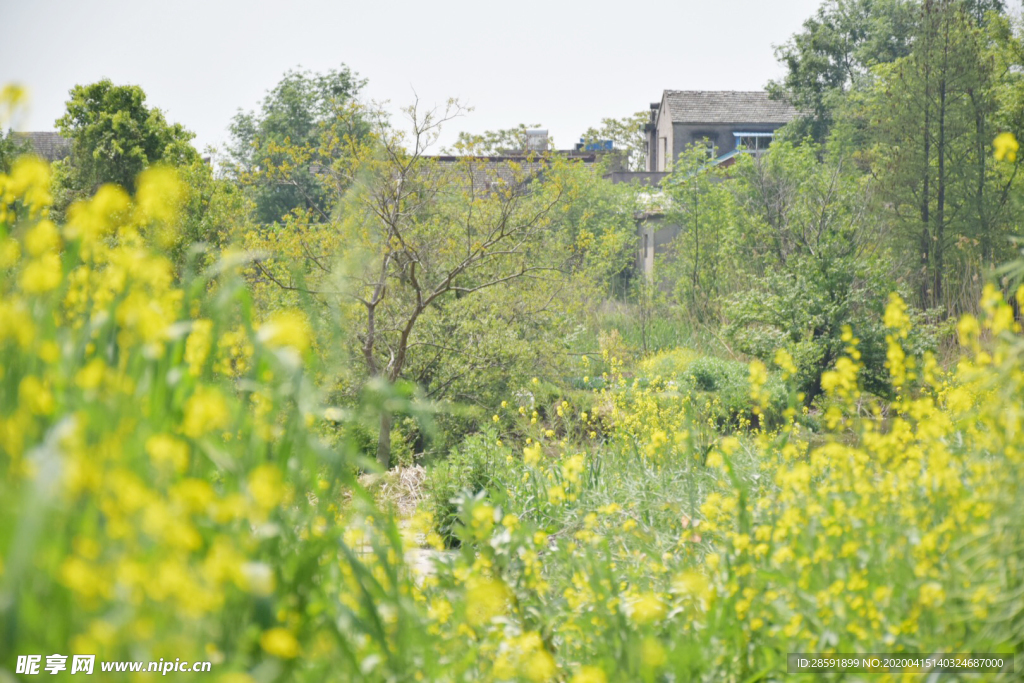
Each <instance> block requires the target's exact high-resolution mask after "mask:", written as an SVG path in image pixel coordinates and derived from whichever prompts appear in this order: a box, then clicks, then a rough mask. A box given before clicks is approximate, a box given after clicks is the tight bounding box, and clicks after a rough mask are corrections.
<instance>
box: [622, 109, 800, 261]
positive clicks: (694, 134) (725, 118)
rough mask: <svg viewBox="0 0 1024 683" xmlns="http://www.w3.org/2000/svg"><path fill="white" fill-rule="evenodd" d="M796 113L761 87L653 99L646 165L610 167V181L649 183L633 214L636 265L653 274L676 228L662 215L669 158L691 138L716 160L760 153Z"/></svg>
mask: <svg viewBox="0 0 1024 683" xmlns="http://www.w3.org/2000/svg"><path fill="white" fill-rule="evenodd" d="M798 115H799V112H798V111H797V110H796V109H795V108H794V107H793V106H792V105H790V104H789V103H788V102H785V101H783V100H773V99H771V98H770V97H769V96H768V93H767V92H765V91H734V90H666V91H664V92H663V93H662V95H661V101H659V102H654V103H652V104H651V116H650V121H648V123H647V125H646V126H645V127H644V132H645V133H646V137H647V169H646V171H644V172H639V173H626V172H613V173H609V174H608V175H607V176H606V178H608V180H610V181H611V182H613V183H614V182H638V183H640V184H641V185H644V186H647V187H650V188H651V191H650V192H649V199H650V203H649V208H648V209H647V210H646V211H644V212H643V214H642V215H640V216H638V218H637V241H638V253H637V262H636V265H637V270H638V271H639V272H641V273H643V274H644V275H645V276H646V277H648V278H650V277H653V274H654V259H655V256H657V255H660V254H664V253H665V252H666V251H667V250H668V248H669V245H670V244H671V243H672V241H673V240H674V239H675V238H676V236H677V235H678V234H679V231H680V227H679V226H678V225H673V224H671V223H669V222H668V220H667V218H666V215H665V208H666V203H667V202H668V198H667V197H666V196H665V195H664V193H663V192H661V191H660V189H659V188H658V186H659V185H660V184H661V181H662V180H664V179H665V178H666V177H667V176H668V175H669V173H670V172H671V170H672V162H673V161H674V160H675V159H677V158H678V157H679V155H680V154H681V153H682V152H683V151H684V150H686V149H687V147H689V146H690V145H692V144H694V143H698V144H703V145H706V146H707V153H708V159H709V160H710V161H711V163H714V164H726V165H728V164H732V163H734V161H735V158H736V155H738V154H741V153H749V154H761V153H763V152H764V151H765V150H767V149H768V146H769V145H770V144H771V141H772V138H773V137H774V135H775V131H776V130H778V129H779V128H781V127H782V126H784V125H785V124H787V123H789V122H790V121H792V120H793V119H795V118H796V117H797V116H798Z"/></svg>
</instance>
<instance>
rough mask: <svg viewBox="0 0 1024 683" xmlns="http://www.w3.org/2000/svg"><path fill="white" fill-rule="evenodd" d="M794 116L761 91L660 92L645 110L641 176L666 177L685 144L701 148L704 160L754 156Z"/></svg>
mask: <svg viewBox="0 0 1024 683" xmlns="http://www.w3.org/2000/svg"><path fill="white" fill-rule="evenodd" d="M796 116H797V111H796V109H794V108H793V107H792V106H791V105H790V104H789V103H788V102H785V101H783V100H773V99H770V98H769V96H768V93H767V92H765V91H736V90H666V91H664V92H663V93H662V95H661V100H660V101H658V102H654V103H652V104H651V118H650V121H649V122H648V123H647V125H646V127H645V129H644V132H645V133H646V134H647V170H648V171H650V172H662V173H666V172H669V171H671V170H672V163H673V161H674V160H675V159H677V158H679V155H680V154H681V153H682V152H683V151H684V150H685V149H686V148H687V147H689V146H690V145H691V144H694V143H699V144H703V145H707V147H708V157H709V158H711V159H719V160H723V158H730V157H731V156H733V155H735V154H736V153H737V152H738V151H739V150H741V149H742V150H746V151H749V152H752V153H755V154H757V153H760V152H762V151H764V150H765V149H767V148H768V145H769V144H771V140H772V137H773V136H774V133H775V131H776V130H777V129H778V128H780V127H782V126H784V125H785V124H787V123H789V122H790V121H792V120H793V119H794V118H796Z"/></svg>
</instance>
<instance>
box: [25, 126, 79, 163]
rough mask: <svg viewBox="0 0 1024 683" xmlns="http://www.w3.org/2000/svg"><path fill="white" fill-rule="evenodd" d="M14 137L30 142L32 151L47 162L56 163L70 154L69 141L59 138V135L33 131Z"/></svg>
mask: <svg viewBox="0 0 1024 683" xmlns="http://www.w3.org/2000/svg"><path fill="white" fill-rule="evenodd" d="M15 135H16V136H18V137H20V138H25V139H27V140H28V141H29V142H31V143H32V151H33V152H35V153H36V154H37V155H39V156H41V157H42V158H44V159H46V160H47V161H57V160H58V159H63V158H64V157H66V156H68V155H69V154H71V140H68V139H67V138H64V137H61V135H60V133H54V132H51V131H35V132H31V133H15Z"/></svg>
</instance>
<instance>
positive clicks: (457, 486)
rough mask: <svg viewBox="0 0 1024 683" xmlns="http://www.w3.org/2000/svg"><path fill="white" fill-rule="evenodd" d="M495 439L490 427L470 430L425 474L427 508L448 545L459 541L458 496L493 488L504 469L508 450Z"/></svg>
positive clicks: (506, 466) (506, 464)
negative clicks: (473, 431)
mask: <svg viewBox="0 0 1024 683" xmlns="http://www.w3.org/2000/svg"><path fill="white" fill-rule="evenodd" d="M497 443H498V441H497V436H496V435H495V433H494V432H493V431H492V430H489V429H488V430H485V431H483V432H479V433H477V434H471V435H469V436H467V437H466V439H465V440H464V441H463V442H462V443H461V444H459V445H458V446H456V447H455V448H454V449H453V450H452V452H451V454H450V455H449V456H448V457H447V458H446V459H444V460H441V461H439V462H437V463H435V464H434V466H433V467H432V468H431V469H430V472H429V474H428V475H427V480H426V483H425V489H426V496H427V508H428V510H430V512H431V513H432V514H433V516H434V524H435V528H436V530H437V532H438V533H439V534H440V535H441V537H442V538H443V539H444V542H445V544H446V545H447V546H449V547H454V546H458V545H459V544H460V543H461V540H460V538H459V527H460V526H461V522H460V521H459V500H460V498H461V496H463V495H464V494H470V495H475V494H477V493H479V492H480V491H485V490H487V489H488V488H494V483H495V481H496V480H497V478H498V477H499V475H500V474H501V473H502V472H504V471H506V470H507V469H508V455H509V451H508V449H506V448H504V447H503V446H499V445H497Z"/></svg>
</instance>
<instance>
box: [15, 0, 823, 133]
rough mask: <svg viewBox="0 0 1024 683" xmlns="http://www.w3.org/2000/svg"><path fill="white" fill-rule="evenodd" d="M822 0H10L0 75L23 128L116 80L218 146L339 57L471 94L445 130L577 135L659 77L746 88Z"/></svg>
mask: <svg viewBox="0 0 1024 683" xmlns="http://www.w3.org/2000/svg"><path fill="white" fill-rule="evenodd" d="M819 2H820V0H699V1H698V0H644V1H643V2H631V1H629V0H594V1H590V2H583V1H576V2H562V1H560V0H546V1H537V0H520V1H518V2H487V1H486V0H484V1H481V0H441V1H438V0H433V1H431V0H421V1H419V2H410V1H405V0H403V1H400V2H386V1H380V0H377V1H372V0H368V1H363V2H351V1H349V0H333V1H329V0H291V1H290V2H269V1H267V0H246V1H245V2H242V1H241V0H232V1H223V0H204V1H199V2H197V1H195V0H160V1H157V0H135V1H134V2H127V1H122V0H108V1H106V2H97V1H92V0H67V1H64V2H57V1H55V0H0V24H2V27H3V28H2V31H0V34H2V39H0V84H5V83H10V82H18V83H21V84H23V85H25V86H27V87H28V88H29V92H30V96H31V108H30V110H29V113H28V116H27V117H25V118H23V119H22V121H21V122H20V125H18V128H20V129H21V130H53V128H54V125H53V122H54V120H55V119H56V118H57V117H59V116H60V115H61V114H62V113H63V109H64V102H65V101H66V100H67V93H68V90H69V89H70V88H71V87H72V86H73V85H75V84H78V83H90V82H93V81H96V80H99V79H100V78H104V77H107V78H110V79H111V80H113V81H114V82H115V83H119V84H127V83H130V84H136V85H140V86H142V88H143V89H144V90H145V91H146V94H147V96H148V103H149V104H150V105H151V106H157V107H160V108H161V109H162V110H163V111H164V112H165V114H166V115H167V117H168V119H169V120H171V121H175V122H179V123H182V124H184V125H185V127H187V128H189V129H190V130H192V131H194V132H195V133H196V142H197V143H198V146H200V147H205V146H206V145H211V144H212V145H217V144H221V143H223V142H224V141H225V140H226V138H227V126H228V123H229V122H230V120H231V117H232V116H233V115H234V114H235V113H236V112H237V110H238V109H239V108H243V109H252V108H254V107H255V106H256V105H257V104H258V103H259V101H260V100H261V98H262V97H263V95H264V94H265V92H266V91H267V90H268V89H269V88H271V87H272V86H273V85H274V84H275V83H276V82H277V81H278V80H279V79H280V77H281V75H282V74H283V73H284V72H285V71H287V70H288V69H291V68H295V67H298V66H302V67H303V68H306V69H311V70H314V71H323V70H327V69H329V68H332V67H337V66H338V65H340V64H347V65H348V66H349V67H351V68H352V69H353V70H354V71H356V72H358V73H359V74H360V75H362V76H363V77H365V78H367V79H369V85H368V87H367V89H366V90H365V91H364V95H365V96H366V97H368V98H372V99H375V100H380V101H383V100H388V101H390V103H391V105H390V106H391V108H392V109H393V110H397V108H398V107H399V106H404V105H406V104H408V103H409V102H410V101H411V100H412V98H413V91H414V90H415V92H416V93H417V94H418V95H419V97H420V100H421V102H424V103H428V104H430V103H440V102H443V101H444V100H445V99H447V98H448V97H458V98H460V99H461V100H462V101H464V102H465V103H467V104H469V105H470V106H472V107H473V108H474V111H473V112H472V113H471V114H469V115H468V116H467V117H465V118H463V119H461V120H459V121H458V122H456V123H455V124H453V125H452V126H450V128H449V129H448V131H447V134H446V135H445V136H444V139H443V142H450V141H451V140H453V139H454V137H455V134H456V133H457V132H458V131H459V130H467V131H470V132H482V131H484V130H489V129H494V128H504V127H511V126H514V125H516V124H518V123H527V124H541V125H542V126H543V127H545V128H547V129H548V130H549V131H550V134H551V135H552V136H553V137H554V139H555V143H556V144H557V145H558V147H560V148H565V147H570V146H571V145H572V144H573V142H575V141H576V140H577V139H578V138H579V136H580V134H581V133H582V132H583V131H584V130H586V129H587V128H588V127H589V126H591V125H595V124H597V123H598V122H599V121H600V119H601V118H604V117H620V116H626V115H628V114H630V113H631V112H635V111H639V110H642V109H646V108H647V107H648V105H649V104H650V102H653V101H657V100H658V99H659V98H660V95H661V91H662V90H665V89H676V90H754V89H759V88H761V87H763V86H764V85H765V83H766V82H767V81H768V80H769V79H771V78H776V77H778V76H779V75H781V69H780V67H779V66H778V64H777V63H776V62H775V59H774V56H773V49H772V48H773V45H777V44H780V43H782V42H784V41H785V40H786V39H787V38H788V37H789V36H790V35H791V34H792V33H793V32H795V31H797V30H798V29H799V28H800V25H801V23H802V22H803V20H804V19H806V18H807V17H808V16H810V15H811V13H812V12H813V11H814V10H815V8H816V7H817V6H818V4H819Z"/></svg>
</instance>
